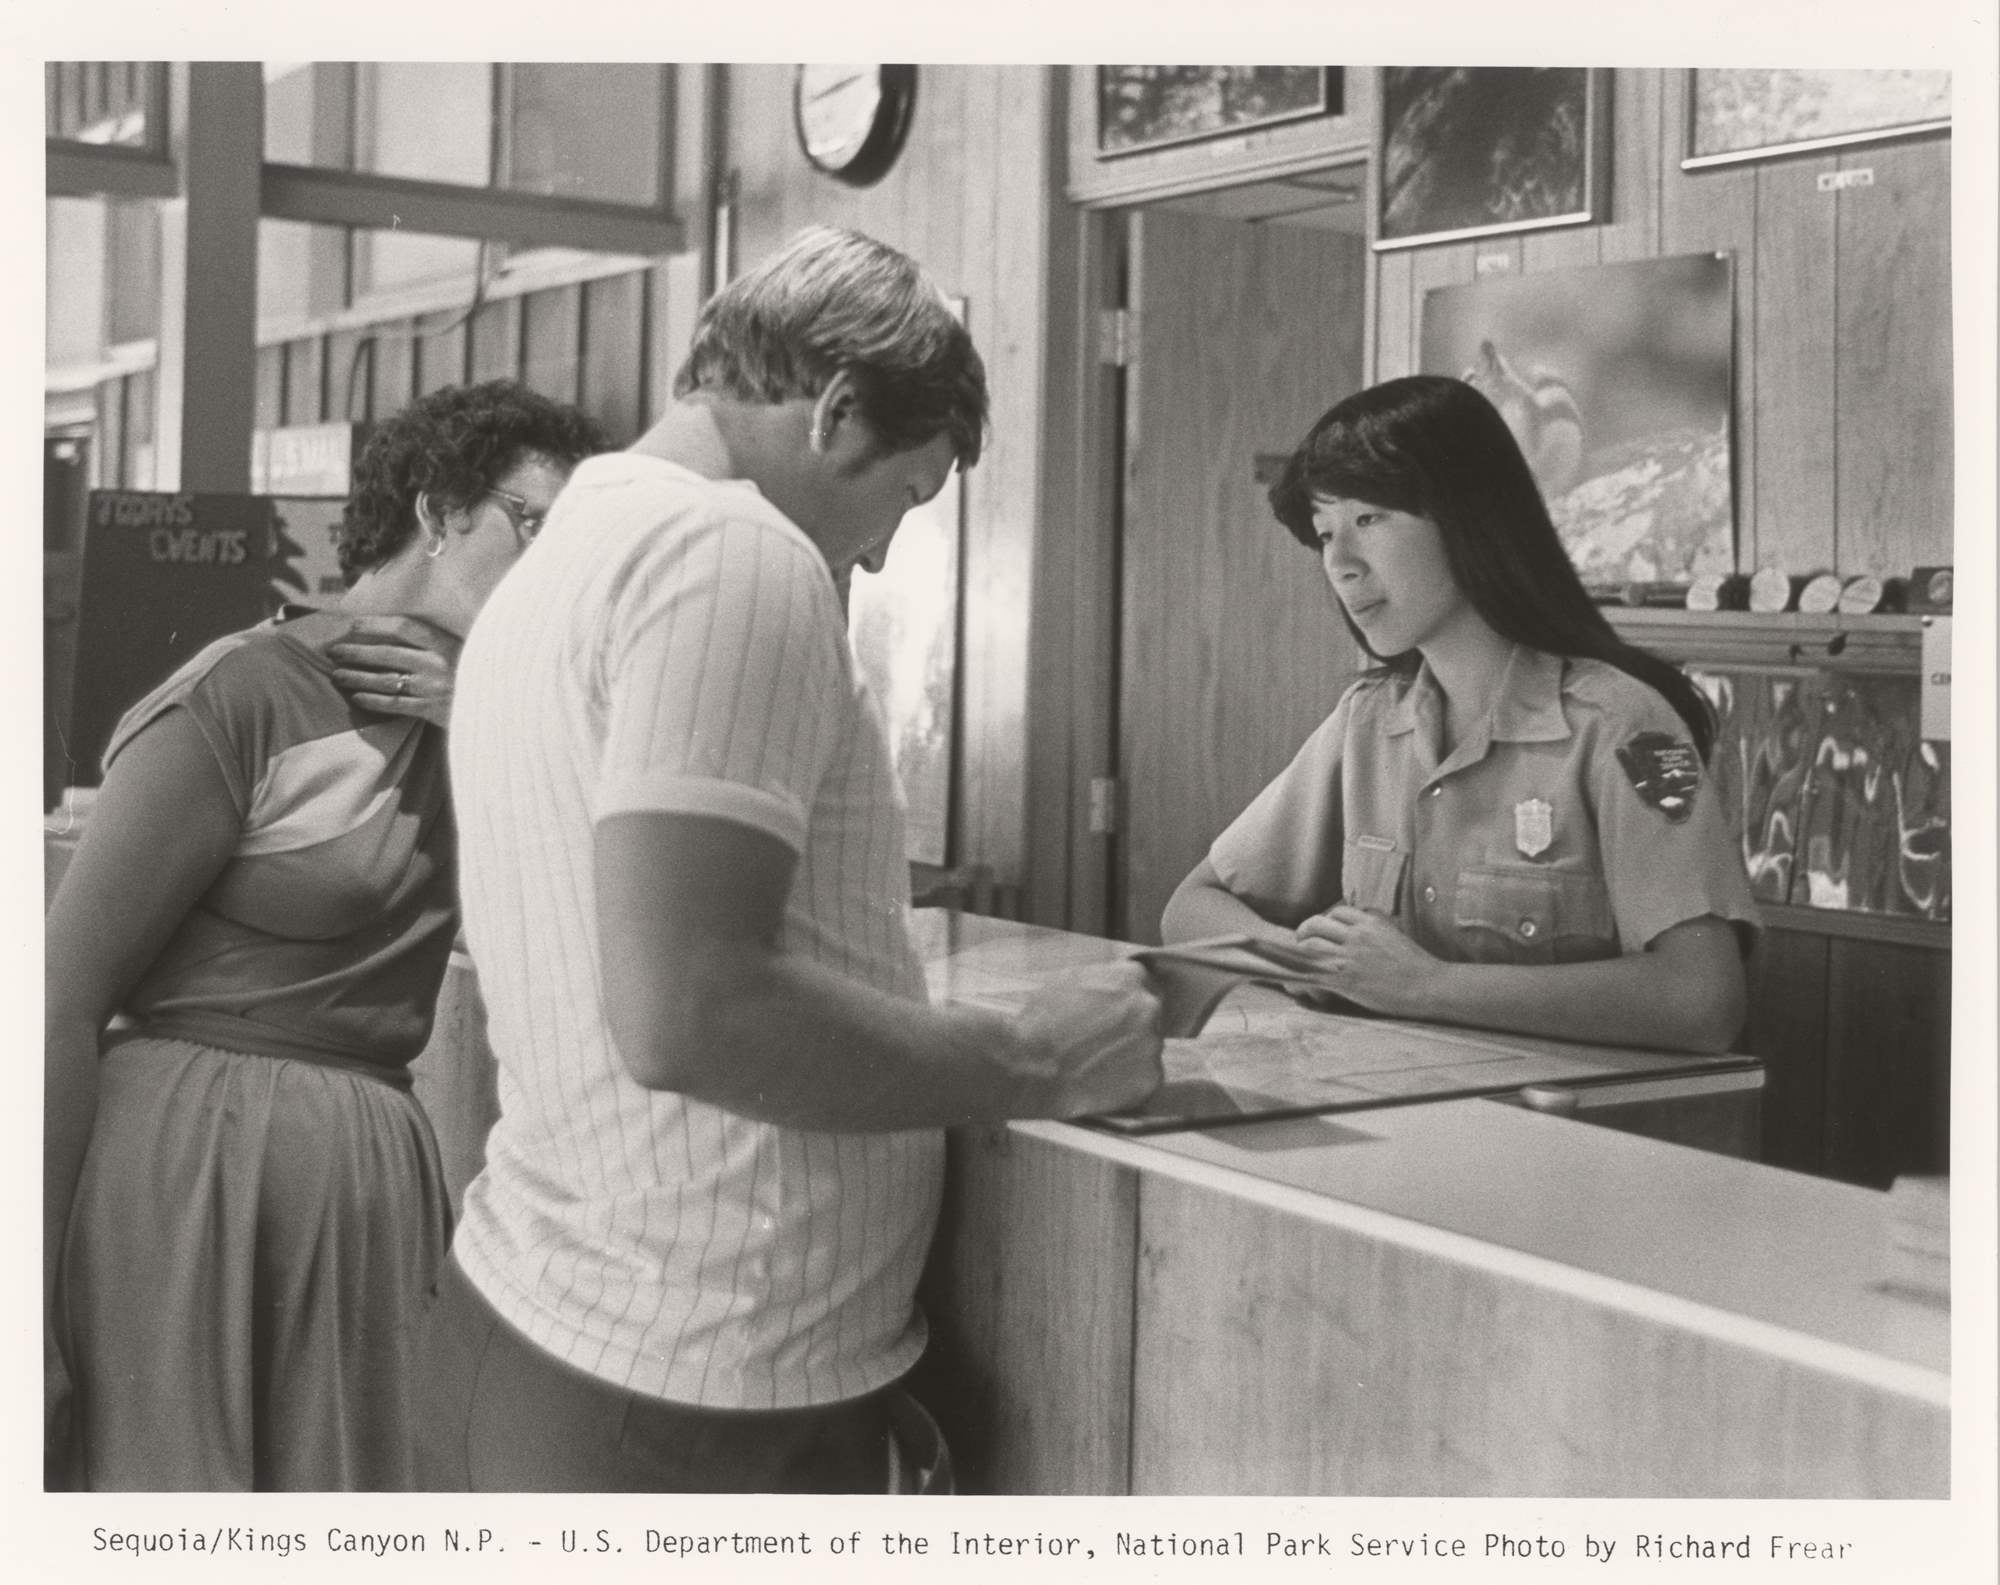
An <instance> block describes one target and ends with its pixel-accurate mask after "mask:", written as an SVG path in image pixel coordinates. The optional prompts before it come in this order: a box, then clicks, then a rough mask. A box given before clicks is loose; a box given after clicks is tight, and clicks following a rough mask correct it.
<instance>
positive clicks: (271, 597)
mask: <svg viewBox="0 0 2000 1585" xmlns="http://www.w3.org/2000/svg"><path fill="white" fill-rule="evenodd" d="M274 528H275V524H274V522H273V513H272V503H271V502H270V501H268V500H265V499H263V498H261V497H257V496H247V495H172V494H164V493H153V492H145V491H133V490H93V491H92V492H91V495H90V502H89V507H88V510H87V512H86V513H85V517H84V531H83V561H82V568H81V574H80V577H79V578H78V581H77V592H76V601H75V606H74V612H75V614H74V624H75V626H74V634H73V643H71V644H68V645H65V644H63V643H62V642H61V635H59V634H57V633H54V632H51V633H50V634H49V635H48V637H49V640H50V655H51V659H52V660H53V659H55V658H56V657H57V656H58V655H59V654H60V653H61V652H62V651H64V650H67V651H68V653H69V654H70V655H71V656H73V669H72V679H73V680H72V685H71V687H70V690H69V696H68V701H67V703H68V709H67V712H66V714H67V716H68V720H67V721H66V722H59V723H58V725H57V735H56V741H57V743H58V744H59V748H58V750H57V752H58V754H59V756H60V758H61V761H62V763H61V764H59V765H57V766H53V767H50V770H51V771H52V772H59V773H60V781H59V785H68V786H84V787H88V786H95V785H96V784H97V782H98V780H99V777H100V775H101V773H102V770H103V766H102V765H101V764H100V761H101V759H102V757H103V754H104V745H105V743H106V741H107V740H108V739H109V738H110V736H111V730H112V728H113V727H115V726H116V725H117V724H118V718H119V716H121V715H122V714H124V712H125V711H126V709H127V708H128V707H129V706H131V705H132V704H133V703H135V702H136V701H137V700H138V699H140V698H141V697H143V696H144V695H145V694H146V692H147V691H148V690H150V689H151V688H152V687H153V686H154V685H155V684H156V683H159V682H161V681H163V680H164V679H165V678H166V677H167V676H168V675H169V674H170V673H171V672H172V671H173V670H174V669H175V668H176V667H177V666H179V665H180V664H181V663H182V662H184V661H186V660H187V659H188V658H189V657H190V656H192V655H194V654H196V653H198V652H199V651H200V650H201V649H202V648H203V647H204V646H205V645H207V644H209V643H211V642H212V641H213V640H215V639H218V638H221V637H222V636H223V635H224V634H227V633H234V632H236V631H238V630H239V629H241V628H245V627H249V626H252V625H253V624H255V623H257V622H261V621H262V620H263V619H264V618H265V617H267V616H269V615H270V614H271V613H272V612H273V611H274V610H275V609H276V607H277V604H278V599H279V596H278V595H277V593H276V591H275V590H274V587H273V579H272V574H273V570H274V569H273V550H274V546H273V538H274ZM57 614H58V613H57V612H55V610H54V609H53V608H50V609H48V610H45V612H44V617H45V620H50V621H52V620H53V619H54V617H55V616H56V615H57ZM47 779H48V780H50V781H52V782H56V781H58V777H57V776H56V775H55V774H51V775H50V776H49V777H48V778H47Z"/></svg>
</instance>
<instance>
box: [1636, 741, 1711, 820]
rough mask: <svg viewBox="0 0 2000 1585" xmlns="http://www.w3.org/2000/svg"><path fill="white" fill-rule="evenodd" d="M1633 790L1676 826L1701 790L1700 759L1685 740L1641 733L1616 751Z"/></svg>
mask: <svg viewBox="0 0 2000 1585" xmlns="http://www.w3.org/2000/svg"><path fill="white" fill-rule="evenodd" d="M1618 763H1619V764H1620V765H1622V766H1624V767H1625V774H1626V776H1627V777H1628V778H1629V779H1630V780H1631V783H1632V790H1633V791H1634V792H1636V793H1637V794H1638V795H1639V797H1640V798H1641V800H1643V801H1644V802H1645V803H1648V804H1650V805H1651V806H1652V807H1653V808H1655V809H1657V810H1659V811H1660V813H1661V814H1663V815H1665V816H1666V817H1667V819H1668V820H1669V821H1670V822H1671V823H1672V824H1674V825H1679V824H1680V823H1681V822H1682V821H1683V820H1685V819H1687V817H1688V815H1689V814H1690V813H1691V812H1692V811H1693V809H1694V795H1695V794H1696V793H1697V792H1699V791H1700V790H1701V756H1700V755H1699V754H1697V753H1696V752H1695V748H1694V745H1693V744H1692V743H1690V742H1689V741H1688V740H1687V739H1686V738H1678V737H1669V736H1668V735H1667V734H1666V733H1664V732H1641V733H1639V734H1638V736H1636V737H1633V738H1628V739H1627V740H1626V741H1625V743H1624V744H1623V745H1621V746H1620V748H1619V750H1618Z"/></svg>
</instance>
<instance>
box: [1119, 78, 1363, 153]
mask: <svg viewBox="0 0 2000 1585" xmlns="http://www.w3.org/2000/svg"><path fill="white" fill-rule="evenodd" d="M1344 76H1345V74H1344V73H1343V72H1342V70H1341V69H1340V68H1339V67H1337V66H1099V67H1097V68H1096V69H1095V72H1094V74H1093V82H1094V87H1095V95H1094V98H1095V101H1096V103H1095V109H1096V148H1095V151H1094V152H1095V154H1096V156H1097V158H1099V159H1120V158H1123V157H1125V156H1128V155H1133V154H1142V153H1145V152H1146V151H1148V150H1152V149H1163V148H1174V147H1178V146H1180V145H1182V144H1188V143H1202V142H1206V141H1208V140H1209V139H1211V138H1224V137H1235V136H1239V135H1241V134H1243V133H1247V132H1253V131H1256V130H1257V129H1259V128H1261V127H1273V126H1283V125H1286V124H1288V123H1291V122H1295V121H1310V120H1316V119H1318V118H1320V117H1323V116H1338V115H1340V114H1342V112H1343V108H1344V107H1343V104H1342V95H1343V87H1344V81H1343V80H1344Z"/></svg>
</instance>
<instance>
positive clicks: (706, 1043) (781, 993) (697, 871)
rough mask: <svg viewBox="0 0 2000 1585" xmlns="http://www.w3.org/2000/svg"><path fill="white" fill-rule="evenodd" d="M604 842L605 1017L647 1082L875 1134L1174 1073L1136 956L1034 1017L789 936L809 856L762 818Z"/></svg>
mask: <svg viewBox="0 0 2000 1585" xmlns="http://www.w3.org/2000/svg"><path fill="white" fill-rule="evenodd" d="M594 840H595V844H596V846H595V854H594V857H595V868H596V873H597V924H598V934H599V939H600V941H601V943H602V947H601V951H602V956H603V962H602V963H601V965H600V969H601V974H602V981H603V993H604V1004H605V1009H606V1016H607V1018H608V1020H609V1023H610V1027H611V1036H612V1040H613V1042H614V1044H615V1045H616V1046H617V1048H618V1053H619V1056H620V1057H621V1058H622V1059H623V1061H624V1063H625V1067H626V1069H627V1071H628V1072H630V1074H631V1075H632V1077H633V1079H634V1080H636V1081H637V1082H638V1083H640V1084H642V1085H644V1086H646V1087H647V1088H648V1089H658V1090H674V1091H677V1092H679V1093H681V1094H684V1095H687V1096H690V1097H692V1098H694V1099H696V1100H701V1101H707V1102H711V1103H713V1104H714V1105H717V1106H722V1107H726V1108H728V1109H729V1110H730V1111H733V1112H737V1113H740V1114H742V1115H744V1116H747V1117H755V1118H759V1119H762V1120H763V1121H766V1122H773V1123H780V1124H785V1125H788V1126H791V1127H797V1128H810V1129H823V1130H829V1131H836V1132H877V1131H891V1130H896V1129H909V1128H935V1127H941V1126H945V1125H949V1124H957V1123H969V1122H997V1121H1000V1120H1002V1119H1005V1118H1010V1117H1075V1116H1082V1115H1085V1114H1088V1113H1093V1112H1104V1111H1114V1110H1116V1109H1118V1108H1120V1107H1123V1106H1129V1105H1133V1104H1136V1103H1137V1102H1139V1101H1141V1100H1143V1099H1144V1098H1145V1097H1146V1096H1147V1095H1149V1094H1150V1093H1152V1091H1153V1089H1154V1088H1155V1087H1156V1086H1157V1085H1158V1084H1159V1082H1160V1077H1161V1072H1160V1035H1159V1012H1158V1003H1157V1002H1156V1000H1155V999H1154V997H1153V996H1152V994H1151V993H1150V992H1149V991H1147V990H1146V988H1145V979H1144V972H1143V970H1141V969H1140V968H1139V967H1138V966H1137V965H1136V964H1130V963H1121V964H1114V965H1109V966H1107V967H1106V968H1104V969H1102V970H1093V971H1090V972H1089V973H1087V974H1085V975H1080V976H1078V977H1077V978H1076V979H1075V980H1073V981H1072V982H1071V983H1070V984H1069V985H1066V986H1063V987H1060V988H1056V987H1051V988H1050V989H1048V990H1047V991H1045V992H1044V993H1043V994H1042V995H1041V996H1040V997H1038V998H1037V1001H1036V1004H1035V1005H1034V1006H1033V1007H1032V1008H1031V1009H1030V1010H1028V1011H1027V1012H1026V1013H1024V1014H1023V1015H1022V1016H1020V1017H1018V1018H1012V1019H1010V1018H1006V1017H1002V1016H1001V1015H999V1014H996V1013H989V1012H984V1011H981V1010H979V1009H975V1008H951V1007H947V1008H933V1007H930V1006H927V1005H925V1004H923V1003H919V1002H910V1001H906V1000H904V999H902V998H900V997H896V996H892V995H889V994H887V993H886V992H883V991H878V990H875V989H873V988H872V987H869V986H866V985H862V984H860V983H859V982H857V981H855V980H851V979H849V978H847V977H846V976H845V975H842V974H839V973H836V972H835V971H833V970H831V969H828V968H826V967H824V966H822V965H820V964H817V963H814V962H811V961H809V960H806V959H803V958H800V957H798V956H797V955H795V954H792V953H788V952H784V951H781V950H780V948H779V946H778V937H779V926H780V923H781V921H782V919H783V916H784V907H785V899H786V897H787V896H788V895H789V893H790V890H791V884H792V874H793V870H794V868H795V866H796V858H795V856H794V854H793V853H792V851H791V849H789V848H788V847H786V846H785V844H784V843H782V842H780V841H779V840H778V839H777V838H775V837H773V836H770V835H769V834H767V833H765V832H762V831H759V830H756V829H754V828H752V827H750V826H746V825H741V824H739V823H737V822H735V821H731V820H723V819H716V818H710V817H706V816H699V815H682V814H665V813H657V812H645V813H626V814H617V815H612V816H609V817H608V818H606V819H604V820H602V821H600V822H599V823H598V825H597V827H596V834H595V838H594Z"/></svg>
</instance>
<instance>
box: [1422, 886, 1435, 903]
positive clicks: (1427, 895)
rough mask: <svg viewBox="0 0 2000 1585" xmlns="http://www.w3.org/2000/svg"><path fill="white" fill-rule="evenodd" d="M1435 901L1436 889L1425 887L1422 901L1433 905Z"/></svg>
mask: <svg viewBox="0 0 2000 1585" xmlns="http://www.w3.org/2000/svg"><path fill="white" fill-rule="evenodd" d="M1437 900H1438V889H1437V888H1436V887H1435V886H1426V887H1425V888H1424V901H1425V902H1427V903H1434V902H1436V901H1437Z"/></svg>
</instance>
